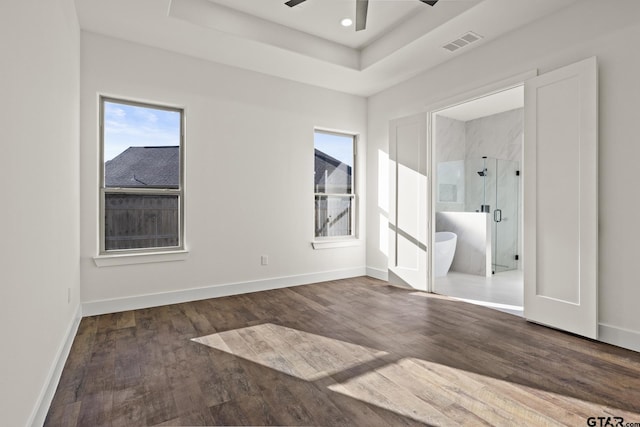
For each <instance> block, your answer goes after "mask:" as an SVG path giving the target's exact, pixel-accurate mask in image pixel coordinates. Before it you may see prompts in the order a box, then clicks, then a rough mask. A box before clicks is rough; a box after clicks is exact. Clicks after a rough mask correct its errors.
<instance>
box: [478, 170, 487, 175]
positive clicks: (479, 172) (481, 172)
mask: <svg viewBox="0 0 640 427" xmlns="http://www.w3.org/2000/svg"><path fill="white" fill-rule="evenodd" d="M478 175H480V176H486V175H487V168H484V169H482V170H481V171H478Z"/></svg>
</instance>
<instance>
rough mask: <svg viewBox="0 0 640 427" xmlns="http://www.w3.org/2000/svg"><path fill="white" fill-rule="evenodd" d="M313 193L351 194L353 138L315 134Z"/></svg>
mask: <svg viewBox="0 0 640 427" xmlns="http://www.w3.org/2000/svg"><path fill="white" fill-rule="evenodd" d="M314 145H315V156H314V157H315V177H314V178H315V179H314V181H315V182H314V193H333V194H351V193H352V192H353V188H352V186H353V136H352V135H336V134H331V133H325V132H317V131H316V133H315V138H314Z"/></svg>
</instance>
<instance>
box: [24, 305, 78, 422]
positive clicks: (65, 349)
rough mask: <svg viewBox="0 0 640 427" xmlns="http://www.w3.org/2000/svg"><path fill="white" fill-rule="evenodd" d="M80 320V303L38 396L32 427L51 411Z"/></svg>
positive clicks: (30, 419)
mask: <svg viewBox="0 0 640 427" xmlns="http://www.w3.org/2000/svg"><path fill="white" fill-rule="evenodd" d="M80 320H82V307H81V306H80V305H78V308H77V310H76V313H75V315H74V317H73V319H72V320H71V323H70V324H69V327H68V328H67V332H66V335H65V339H64V341H63V342H62V343H61V345H60V347H59V348H58V352H57V353H56V358H55V360H54V363H53V364H52V365H51V368H50V369H49V375H47V381H46V383H45V385H44V387H43V388H42V390H41V391H40V396H38V400H37V402H36V405H35V407H34V409H33V412H32V413H31V417H30V418H29V422H28V423H27V425H30V426H32V427H40V426H42V425H43V424H44V421H45V418H46V417H47V413H48V412H49V407H50V406H51V402H52V401H53V396H54V394H55V392H56V389H57V388H58V383H59V382H60V377H61V376H62V370H63V368H64V364H65V363H66V362H67V357H69V352H70V351H71V345H72V344H73V340H74V338H75V337H76V333H77V332H78V326H80Z"/></svg>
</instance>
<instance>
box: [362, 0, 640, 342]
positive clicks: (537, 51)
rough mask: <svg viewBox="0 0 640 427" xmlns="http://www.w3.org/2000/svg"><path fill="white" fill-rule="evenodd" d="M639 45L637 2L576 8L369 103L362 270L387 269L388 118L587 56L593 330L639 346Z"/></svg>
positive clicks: (588, 0)
mask: <svg viewBox="0 0 640 427" xmlns="http://www.w3.org/2000/svg"><path fill="white" fill-rule="evenodd" d="M638 40H640V2H639V1H637V0H614V1H607V2H601V1H597V0H584V1H580V2H578V3H576V4H575V6H572V7H570V8H569V9H566V10H564V11H561V12H559V13H557V14H555V15H553V16H550V17H548V18H545V19H543V20H540V21H537V22H534V23H533V24H531V25H529V26H526V27H523V28H522V29H519V30H517V31H514V32H512V33H510V34H508V35H506V36H504V37H502V38H500V39H497V40H495V41H493V42H491V43H488V44H486V45H484V46H479V47H478V48H476V49H473V50H471V51H469V52H467V53H464V54H460V55H458V56H455V57H454V59H452V60H451V61H449V62H447V63H445V64H443V65H441V66H439V67H437V68H435V69H432V70H430V71H428V72H425V73H423V74H421V75H419V76H417V77H415V78H413V79H411V80H409V81H406V82H404V83H402V84H400V85H397V86H395V87H393V88H391V89H388V90H386V91H384V92H381V93H379V94H377V95H375V96H373V97H371V98H369V105H368V111H369V113H368V141H369V146H368V159H367V161H368V179H367V183H368V187H367V192H368V205H367V214H368V223H367V236H368V240H367V265H368V266H369V267H371V268H377V269H386V265H387V259H386V256H385V254H384V253H383V251H382V250H381V249H380V233H381V230H385V229H386V224H385V220H384V218H385V216H384V209H383V208H382V207H384V206H385V203H386V201H385V200H384V197H385V195H384V193H385V192H384V188H380V195H379V194H378V193H379V185H378V182H379V181H378V173H379V168H378V165H379V156H383V157H384V155H385V153H386V152H387V144H388V142H387V140H388V135H387V133H388V122H389V120H391V119H393V118H397V117H402V116H406V115H409V114H413V113H416V112H419V111H426V109H427V108H428V106H429V105H433V104H435V103H438V102H441V101H443V100H446V99H447V98H450V97H453V96H456V95H459V94H463V93H465V92H468V91H471V90H475V89H477V88H479V87H482V86H485V85H488V84H491V83H493V82H497V81H500V80H502V79H505V78H508V77H511V76H515V75H517V74H519V73H523V72H526V71H529V70H532V69H536V68H537V69H538V70H539V72H540V73H544V72H546V71H549V70H552V69H555V68H559V67H561V66H563V65H567V64H570V63H573V62H576V61H578V60H581V59H584V58H587V57H590V56H594V55H595V56H597V57H598V62H599V73H600V81H599V84H600V86H599V92H600V95H599V96H600V107H599V108H600V123H599V126H600V135H599V141H600V148H599V168H600V170H599V174H600V175H599V176H600V188H599V194H600V205H599V215H600V231H599V242H600V255H599V256H600V262H599V283H600V292H599V293H600V296H599V302H600V305H599V310H600V313H599V318H600V323H601V332H602V333H603V334H602V338H603V339H605V340H608V341H616V339H617V338H615V337H613V338H612V334H613V335H616V334H617V337H618V338H620V339H619V340H618V341H617V342H618V343H620V342H623V341H624V342H629V341H630V340H633V339H635V340H638V339H639V338H640V335H638V334H640V316H638V315H637V311H638V309H637V303H638V301H640V287H638V286H637V284H638V271H637V269H636V268H635V265H637V259H636V258H637V254H638V250H637V245H638V242H639V241H640V225H639V224H638V220H637V217H638V212H639V211H640V197H638V196H637V191H635V190H634V188H635V187H637V185H638V177H637V173H636V171H637V164H638V161H639V160H640V144H638V143H637V126H636V122H637V115H638V107H637V104H638V100H639V99H640V84H638V76H639V75H640V56H639V55H638V53H637V52H638V50H637V41H638ZM381 164H382V163H381ZM382 172H383V174H384V171H382ZM381 206H382V207H381ZM381 214H382V216H381ZM383 238H384V237H383ZM603 328H604V330H603ZM637 342H640V341H637ZM639 348H640V347H639Z"/></svg>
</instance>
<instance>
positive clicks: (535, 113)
mask: <svg viewBox="0 0 640 427" xmlns="http://www.w3.org/2000/svg"><path fill="white" fill-rule="evenodd" d="M524 158H525V164H524V177H523V178H524V186H525V191H524V193H525V198H524V248H525V254H524V256H525V260H527V261H526V265H525V277H524V279H525V295H524V297H525V299H524V315H525V317H526V318H527V319H528V320H531V321H534V322H538V323H542V324H546V325H549V326H552V327H556V328H559V329H563V330H566V331H569V332H573V333H576V334H579V335H583V336H587V337H590V338H596V337H597V329H598V324H597V323H598V322H597V211H598V206H597V182H598V181H597V65H596V60H595V58H590V59H588V60H585V61H581V62H579V63H576V64H572V65H569V66H567V67H564V68H561V69H558V70H555V71H552V72H549V73H546V74H544V75H541V76H539V77H536V78H533V79H531V80H529V81H527V82H526V83H525V144H524Z"/></svg>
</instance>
